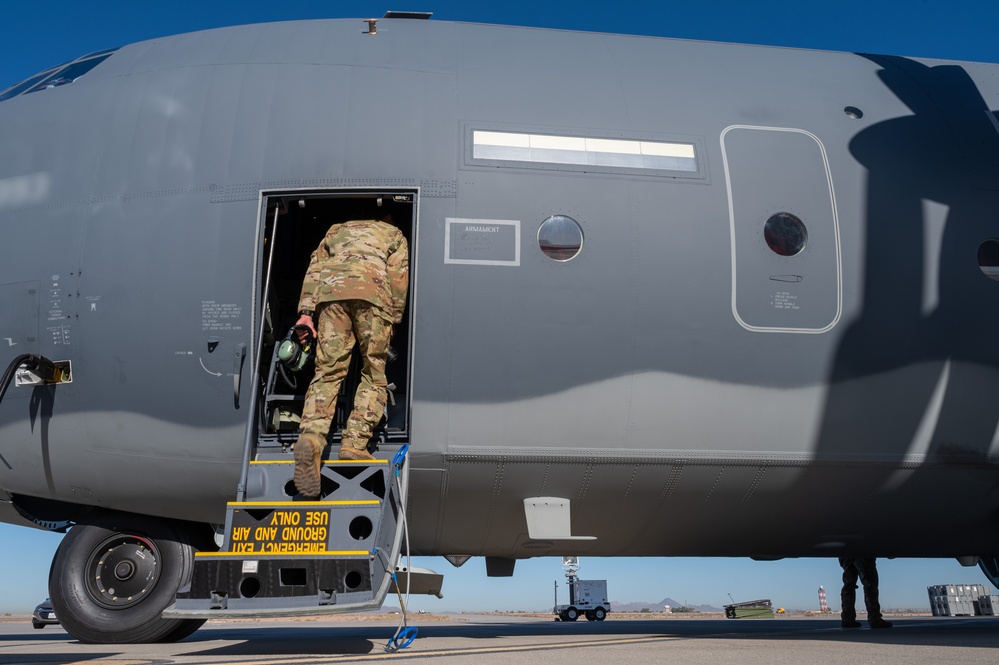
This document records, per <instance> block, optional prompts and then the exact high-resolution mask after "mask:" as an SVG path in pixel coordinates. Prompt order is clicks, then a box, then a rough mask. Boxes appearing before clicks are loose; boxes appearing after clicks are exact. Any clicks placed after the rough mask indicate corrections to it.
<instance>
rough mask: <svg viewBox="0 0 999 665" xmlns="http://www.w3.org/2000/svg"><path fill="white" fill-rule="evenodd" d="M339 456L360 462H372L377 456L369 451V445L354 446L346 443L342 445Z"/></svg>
mask: <svg viewBox="0 0 999 665" xmlns="http://www.w3.org/2000/svg"><path fill="white" fill-rule="evenodd" d="M339 457H340V459H348V460H356V461H359V462H370V461H372V460H374V459H375V456H374V455H372V454H371V453H369V452H368V448H367V446H365V447H363V448H354V447H353V446H351V445H349V444H346V443H345V444H343V445H342V446H340V455H339Z"/></svg>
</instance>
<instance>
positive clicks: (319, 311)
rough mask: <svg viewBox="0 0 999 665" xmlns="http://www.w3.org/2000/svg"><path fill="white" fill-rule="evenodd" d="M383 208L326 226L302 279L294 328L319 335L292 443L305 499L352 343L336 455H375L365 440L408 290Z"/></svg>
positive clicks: (400, 249)
mask: <svg viewBox="0 0 999 665" xmlns="http://www.w3.org/2000/svg"><path fill="white" fill-rule="evenodd" d="M383 210H384V212H382V214H381V216H380V218H379V219H366V220H353V221H349V222H344V223H342V224H334V225H333V226H332V227H330V230H329V231H328V232H327V233H326V237H325V238H323V241H322V242H321V243H319V247H317V248H316V251H315V252H313V253H312V259H311V260H310V262H309V269H308V272H307V273H306V275H305V281H304V282H303V284H302V296H301V298H300V299H299V303H298V308H299V319H298V325H304V326H307V327H308V328H309V329H310V330H311V331H312V332H313V334H314V335H316V339H317V343H316V373H315V376H314V377H313V379H312V383H310V384H309V389H308V391H307V392H306V394H305V406H304V408H303V410H302V422H301V425H300V430H301V434H300V435H299V438H298V441H297V442H296V443H295V486H296V487H297V488H298V490H299V492H301V493H302V494H303V495H304V496H310V497H317V496H319V490H320V485H319V482H320V476H319V472H320V462H321V460H320V458H321V455H322V451H323V448H325V446H326V435H327V433H328V432H329V429H330V423H331V421H332V419H333V416H334V413H335V409H336V398H337V393H338V392H339V391H340V383H341V382H342V381H343V377H344V376H346V374H347V369H348V367H349V366H350V355H351V352H352V351H353V348H354V344H355V343H356V344H357V345H358V346H359V348H360V350H361V357H362V358H363V361H364V365H363V368H362V370H361V381H360V384H359V385H358V387H357V392H356V393H355V394H354V408H353V410H352V411H351V413H350V417H349V418H348V419H347V424H346V426H345V427H344V429H343V433H342V445H341V447H340V455H339V457H340V459H350V460H372V459H374V457H373V456H372V455H371V453H369V452H368V450H367V445H368V440H369V439H370V438H371V433H372V430H373V429H374V428H375V427H376V426H377V425H378V422H379V421H380V420H381V418H382V415H383V414H384V412H385V401H386V383H387V381H386V379H385V361H386V358H387V356H388V348H389V340H390V339H391V337H392V325H393V324H396V323H399V322H400V321H402V314H403V311H404V309H405V307H406V292H407V290H408V287H409V246H408V244H407V242H406V238H405V237H404V236H403V235H402V232H401V231H400V230H399V229H398V228H396V227H395V226H393V225H392V213H391V211H388V210H387V208H384V209H383ZM302 335H303V336H304V332H303V333H302Z"/></svg>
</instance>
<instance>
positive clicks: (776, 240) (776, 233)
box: [763, 212, 808, 256]
mask: <svg viewBox="0 0 999 665" xmlns="http://www.w3.org/2000/svg"><path fill="white" fill-rule="evenodd" d="M763 239H764V240H766V241H767V247H769V248H770V249H772V250H773V251H774V252H776V253H777V254H780V255H781V256H794V255H795V254H798V253H799V252H801V250H803V249H805V243H807V242H808V231H807V230H806V229H805V225H804V224H803V223H802V221H801V220H800V219H798V218H797V217H795V216H794V215H792V214H791V213H789V212H779V213H777V214H776V215H773V216H771V217H770V219H768V220H767V223H766V224H764V225H763Z"/></svg>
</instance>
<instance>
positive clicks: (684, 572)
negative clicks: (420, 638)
mask: <svg viewBox="0 0 999 665" xmlns="http://www.w3.org/2000/svg"><path fill="white" fill-rule="evenodd" d="M387 9H400V10H419V11H433V12H434V20H454V21H471V22H481V23H503V24H512V25H528V26H536V27H546V28H560V29H570V30H591V31H600V32H619V33H630V34H643V35H652V36H662V37H677V38H684V39H704V40H712V41H726V42H742V43H750V44H766V45H773V46H792V47H802V48H816V49H828V50H837V51H859V52H868V53H871V52H873V53H887V54H892V55H908V56H923V57H934V58H948V59H956V60H977V61H981V62H999V39H997V36H996V29H995V26H996V25H999V3H995V2H985V1H984V0H976V1H967V0H951V1H944V0H890V1H879V0H867V1H861V0H837V1H829V0H810V1H807V2H803V1H802V0H794V1H790V0H781V1H773V0H760V1H758V2H748V1H735V0H699V1H698V2H676V1H670V0H654V1H645V2H642V1H637V0H618V1H617V2H613V3H604V2H594V1H587V0H573V1H566V0H557V1H548V0H541V1H538V0H534V1H532V2H523V1H522V0H503V1H494V2H484V1H479V0H406V2H405V3H399V2H397V0H381V1H379V2H343V1H337V0H321V1H312V0H286V1H285V2H273V1H272V0H268V1H263V0H239V1H233V0H208V1H206V0H198V1H197V2H194V1H191V0H172V1H171V2H150V1H148V0H139V1H136V0H127V1H122V0H102V1H101V2H99V3H97V2H94V3H88V2H79V0H72V1H71V0H56V1H52V0H49V1H45V0H41V1H40V2H37V3H6V6H5V7H4V10H3V16H4V39H3V40H0V90H2V89H4V88H7V87H8V86H10V85H13V84H14V83H17V82H18V81H20V80H22V79H24V78H27V77H28V76H30V75H32V74H34V73H36V72H39V71H41V70H43V69H47V68H49V67H51V66H54V65H57V64H59V63H62V62H65V61H68V60H72V59H73V58H76V57H78V56H80V55H83V54H86V53H89V52H92V51H97V50H101V49H105V48H111V47H116V46H120V45H123V44H128V43H131V42H135V41H140V40H144V39H150V38H154V37H159V36H163V35H170V34H176V33H181V32H190V31H194V30H203V29H209V28H214V27H220V26H225V25H234V24H242V23H259V22H268V21H281V20H293V19H309V18H367V17H379V16H381V15H382V14H383V13H384V12H385V10H387ZM0 154H2V146H0ZM789 528H793V525H789ZM60 538H61V536H59V535H57V534H49V533H44V532H40V531H36V530H31V529H23V528H15V527H11V526H9V525H0V543H2V545H3V546H2V547H0V570H3V571H4V575H3V577H2V578H0V612H28V611H30V610H31V609H32V608H33V607H34V605H35V604H36V603H37V602H38V601H40V600H41V599H42V598H44V597H45V596H46V595H47V594H48V592H47V590H46V587H47V578H48V569H49V563H50V561H51V559H52V555H53V553H54V552H55V548H56V547H57V546H58V544H59V540H60ZM414 565H418V566H424V567H429V568H434V569H436V570H438V572H444V573H446V577H445V585H444V595H445V599H444V600H443V601H441V600H437V599H433V598H414V601H413V603H412V607H413V609H427V610H435V611H444V610H452V611H460V610H473V611H474V610H494V609H501V610H513V609H540V608H546V607H548V606H550V605H551V603H552V596H553V590H552V583H553V581H555V580H558V581H559V582H560V583H561V582H563V581H564V577H563V574H562V573H563V571H562V567H561V565H560V562H559V560H557V559H535V560H530V561H524V562H520V563H518V566H517V574H516V575H515V576H514V578H513V579H512V580H510V579H503V578H500V579H490V578H486V577H485V567H484V563H483V561H482V560H481V559H473V560H472V561H470V562H469V563H467V564H466V565H465V566H464V567H463V568H460V569H454V568H452V567H451V566H450V564H448V563H447V562H445V561H444V560H443V559H439V558H435V559H418V560H416V561H414ZM879 568H880V570H881V578H882V599H883V603H884V604H885V606H887V607H921V608H927V607H928V601H927V596H926V587H927V586H929V585H932V584H950V583H954V584H962V583H965V584H978V583H984V582H985V578H984V576H983V575H982V574H981V573H980V572H979V571H978V569H977V568H961V567H960V566H959V565H958V564H957V563H956V562H955V561H952V560H944V561H930V560H894V561H882V562H881V563H880V565H879ZM580 573H581V575H582V577H584V578H594V579H607V580H609V587H610V596H611V599H612V600H618V601H622V602H631V601H649V602H658V601H659V600H662V598H664V597H666V596H670V597H672V598H674V599H676V600H679V601H681V602H689V603H691V604H702V603H708V604H713V605H716V606H721V605H722V604H724V603H727V602H729V601H728V598H729V596H728V594H731V595H732V597H734V598H735V599H736V600H751V599H754V598H761V597H765V598H771V599H773V601H774V603H775V605H778V606H784V607H789V608H813V607H816V606H817V605H818V600H817V589H818V587H819V585H824V586H825V587H826V589H827V591H829V594H830V599H831V604H832V605H833V606H834V607H837V608H838V606H839V603H838V595H839V594H838V589H839V575H840V571H839V567H838V565H837V564H836V561H835V560H833V559H814V560H806V559H800V560H787V561H778V562H765V563H764V562H753V561H750V560H748V559H687V558H683V559H584V560H583V568H582V570H581V571H580ZM560 597H561V598H562V599H563V600H564V599H565V590H564V586H563V587H562V589H561V591H560Z"/></svg>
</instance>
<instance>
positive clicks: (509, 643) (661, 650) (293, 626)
mask: <svg viewBox="0 0 999 665" xmlns="http://www.w3.org/2000/svg"><path fill="white" fill-rule="evenodd" d="M893 621H894V622H895V627H894V628H891V629H887V630H871V629H869V628H867V627H866V625H865V627H863V628H860V629H853V630H843V629H842V628H840V627H839V621H838V619H833V618H792V617H788V618H775V619H755V620H753V619H742V620H726V619H643V620H628V619H614V618H613V615H612V616H611V617H609V618H608V620H607V621H604V622H589V621H579V622H576V623H563V622H555V621H550V620H547V619H543V618H524V617H517V616H506V615H499V616H492V615H490V616H472V615H463V616H462V617H461V619H460V620H453V621H451V620H447V621H427V620H421V617H420V616H419V615H415V616H411V617H410V625H414V626H416V627H417V628H418V630H419V634H418V637H417V638H416V639H415V640H414V641H413V642H412V644H410V645H409V646H408V647H407V648H405V649H402V650H401V651H399V652H397V653H386V651H385V645H386V643H387V641H388V640H389V638H391V637H392V635H393V634H394V633H395V630H396V627H397V626H396V624H394V623H388V622H386V621H384V620H377V621H363V620H362V621H344V620H337V621H291V620H282V621H253V622H250V621H241V622H209V623H207V624H205V626H203V627H202V628H201V629H200V630H199V631H198V632H196V633H195V634H194V635H192V636H190V637H188V638H187V639H185V640H183V641H181V642H177V643H173V644H131V645H101V644H83V643H80V642H78V641H77V640H75V639H73V638H72V637H70V636H69V635H68V634H67V633H66V632H65V631H64V630H62V629H61V628H60V627H59V626H47V627H45V628H44V629H42V630H35V629H32V627H31V624H30V623H28V622H23V623H13V622H7V623H0V663H3V664H4V665H22V664H24V665H27V664H31V665H40V664H45V665H56V664H57V665H70V664H77V663H78V664H80V665H84V664H86V665H106V664H108V665H110V664H113V665H173V664H177V665H200V664H203V663H204V664H215V663H225V664H228V663H246V664H248V665H314V664H318V663H348V662H361V661H366V662H367V661H379V662H389V661H392V660H395V661H403V660H409V659H411V658H419V659H420V662H421V663H447V664H449V665H452V664H459V663H460V664H462V665H464V664H465V663H468V664H471V663H475V664H476V665H480V664H481V665H493V664H495V665H500V664H503V665H520V664H524V665H540V664H543V665H580V664H581V663H588V662H600V663H614V664H615V665H639V664H642V665H647V664H649V663H653V662H660V661H663V660H665V659H669V660H670V661H672V662H678V663H685V664H686V663H693V664H702V663H703V664H705V665H708V664H710V665H725V664H727V663H733V664H735V663H738V664H739V665H763V664H767V665H774V664H781V663H815V664H819V663H821V664H823V665H825V664H827V663H831V664H836V663H844V664H849V665H856V664H857V663H879V664H882V663H884V664H891V663H899V664H902V663H905V664H906V665H908V664H909V663H927V662H933V663H955V664H956V663H960V664H961V665H968V664H969V663H990V664H993V663H995V662H996V658H997V656H999V651H997V647H999V618H996V617H967V618H930V617H924V618H901V619H893Z"/></svg>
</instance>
